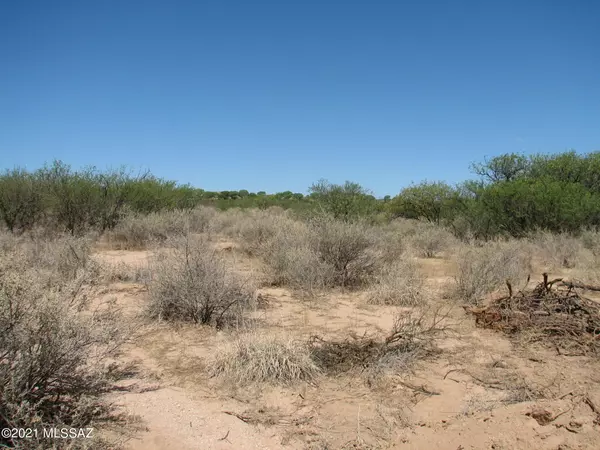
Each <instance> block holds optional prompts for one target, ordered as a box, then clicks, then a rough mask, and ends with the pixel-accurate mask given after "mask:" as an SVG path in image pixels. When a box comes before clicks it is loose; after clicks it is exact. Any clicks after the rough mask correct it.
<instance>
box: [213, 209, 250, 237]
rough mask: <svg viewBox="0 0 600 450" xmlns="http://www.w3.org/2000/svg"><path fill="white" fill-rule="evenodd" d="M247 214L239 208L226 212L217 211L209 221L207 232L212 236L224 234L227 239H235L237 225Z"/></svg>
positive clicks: (237, 229)
mask: <svg viewBox="0 0 600 450" xmlns="http://www.w3.org/2000/svg"><path fill="white" fill-rule="evenodd" d="M246 215H247V213H246V212H245V211H242V210H241V209H240V208H231V209H228V210H227V211H219V212H218V213H217V214H215V216H214V217H213V218H212V220H211V221H210V226H209V232H210V233H212V234H224V235H225V236H229V237H232V238H234V237H237V236H238V232H239V224H240V223H242V222H243V221H244V220H245V218H246Z"/></svg>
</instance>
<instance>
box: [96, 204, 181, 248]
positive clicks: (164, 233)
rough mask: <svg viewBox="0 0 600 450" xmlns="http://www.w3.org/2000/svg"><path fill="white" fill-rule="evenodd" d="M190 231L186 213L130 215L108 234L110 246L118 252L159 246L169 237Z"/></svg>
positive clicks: (167, 212) (169, 212)
mask: <svg viewBox="0 0 600 450" xmlns="http://www.w3.org/2000/svg"><path fill="white" fill-rule="evenodd" d="M189 229H190V215H189V213H188V212H186V211H165V212H160V213H150V214H130V215H128V216H126V217H125V218H124V219H123V220H122V221H121V222H120V223H119V224H118V225H117V226H116V227H115V229H114V230H111V231H109V232H107V234H106V237H107V240H108V242H109V244H110V245H111V246H112V247H113V248H115V249H118V250H140V249H145V248H147V247H149V246H153V245H159V244H161V243H164V241H165V240H166V239H167V238H168V237H169V236H181V235H184V234H185V233H187V232H188V231H189Z"/></svg>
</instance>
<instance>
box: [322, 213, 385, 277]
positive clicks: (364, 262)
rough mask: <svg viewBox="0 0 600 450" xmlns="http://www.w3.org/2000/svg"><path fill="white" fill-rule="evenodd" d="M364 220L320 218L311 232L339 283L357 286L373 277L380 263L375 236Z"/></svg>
mask: <svg viewBox="0 0 600 450" xmlns="http://www.w3.org/2000/svg"><path fill="white" fill-rule="evenodd" d="M371 231H372V230H371V228H370V227H369V226H367V225H365V224H364V223H360V222H356V223H346V222H341V221H337V220H335V219H330V218H321V219H316V220H314V221H313V222H312V223H311V226H310V232H311V235H312V239H313V246H314V248H315V250H316V252H317V253H318V254H319V258H320V259H321V261H323V262H325V263H326V264H328V265H330V266H331V267H332V268H333V282H334V283H335V285H336V286H357V285H360V284H363V283H365V282H366V281H368V279H369V278H370V277H371V276H372V274H373V271H374V270H375V265H376V262H377V258H376V254H375V251H374V248H373V244H374V243H375V238H374V236H373V233H372V232H371Z"/></svg>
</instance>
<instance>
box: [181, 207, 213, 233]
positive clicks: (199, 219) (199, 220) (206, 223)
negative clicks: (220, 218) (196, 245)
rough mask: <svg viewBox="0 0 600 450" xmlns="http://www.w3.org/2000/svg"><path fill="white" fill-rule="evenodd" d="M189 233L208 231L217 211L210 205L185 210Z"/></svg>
mask: <svg viewBox="0 0 600 450" xmlns="http://www.w3.org/2000/svg"><path fill="white" fill-rule="evenodd" d="M186 213H187V215H188V224H189V231H190V232H191V233H210V232H211V231H212V223H213V221H214V220H215V217H216V216H217V215H218V214H219V212H218V211H217V210H216V209H215V208H213V207H211V206H196V207H195V208H194V209H192V210H189V211H187V212H186Z"/></svg>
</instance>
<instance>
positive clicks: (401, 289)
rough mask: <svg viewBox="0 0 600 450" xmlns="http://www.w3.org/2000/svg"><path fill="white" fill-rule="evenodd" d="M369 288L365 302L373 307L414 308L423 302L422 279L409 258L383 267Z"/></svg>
mask: <svg viewBox="0 0 600 450" xmlns="http://www.w3.org/2000/svg"><path fill="white" fill-rule="evenodd" d="M376 278H377V280H376V282H375V283H374V284H373V285H372V286H371V287H370V289H369V292H368V297H367V301H368V302H369V303H371V304H374V305H398V306H416V305H419V304H421V303H423V301H424V295H423V289H424V277H423V275H422V274H421V273H420V271H419V266H418V264H417V263H416V262H415V261H414V260H412V259H409V258H404V259H403V260H398V261H396V262H394V263H392V264H390V265H384V266H383V267H382V268H381V269H380V271H379V273H378V276H377V277H376Z"/></svg>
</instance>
